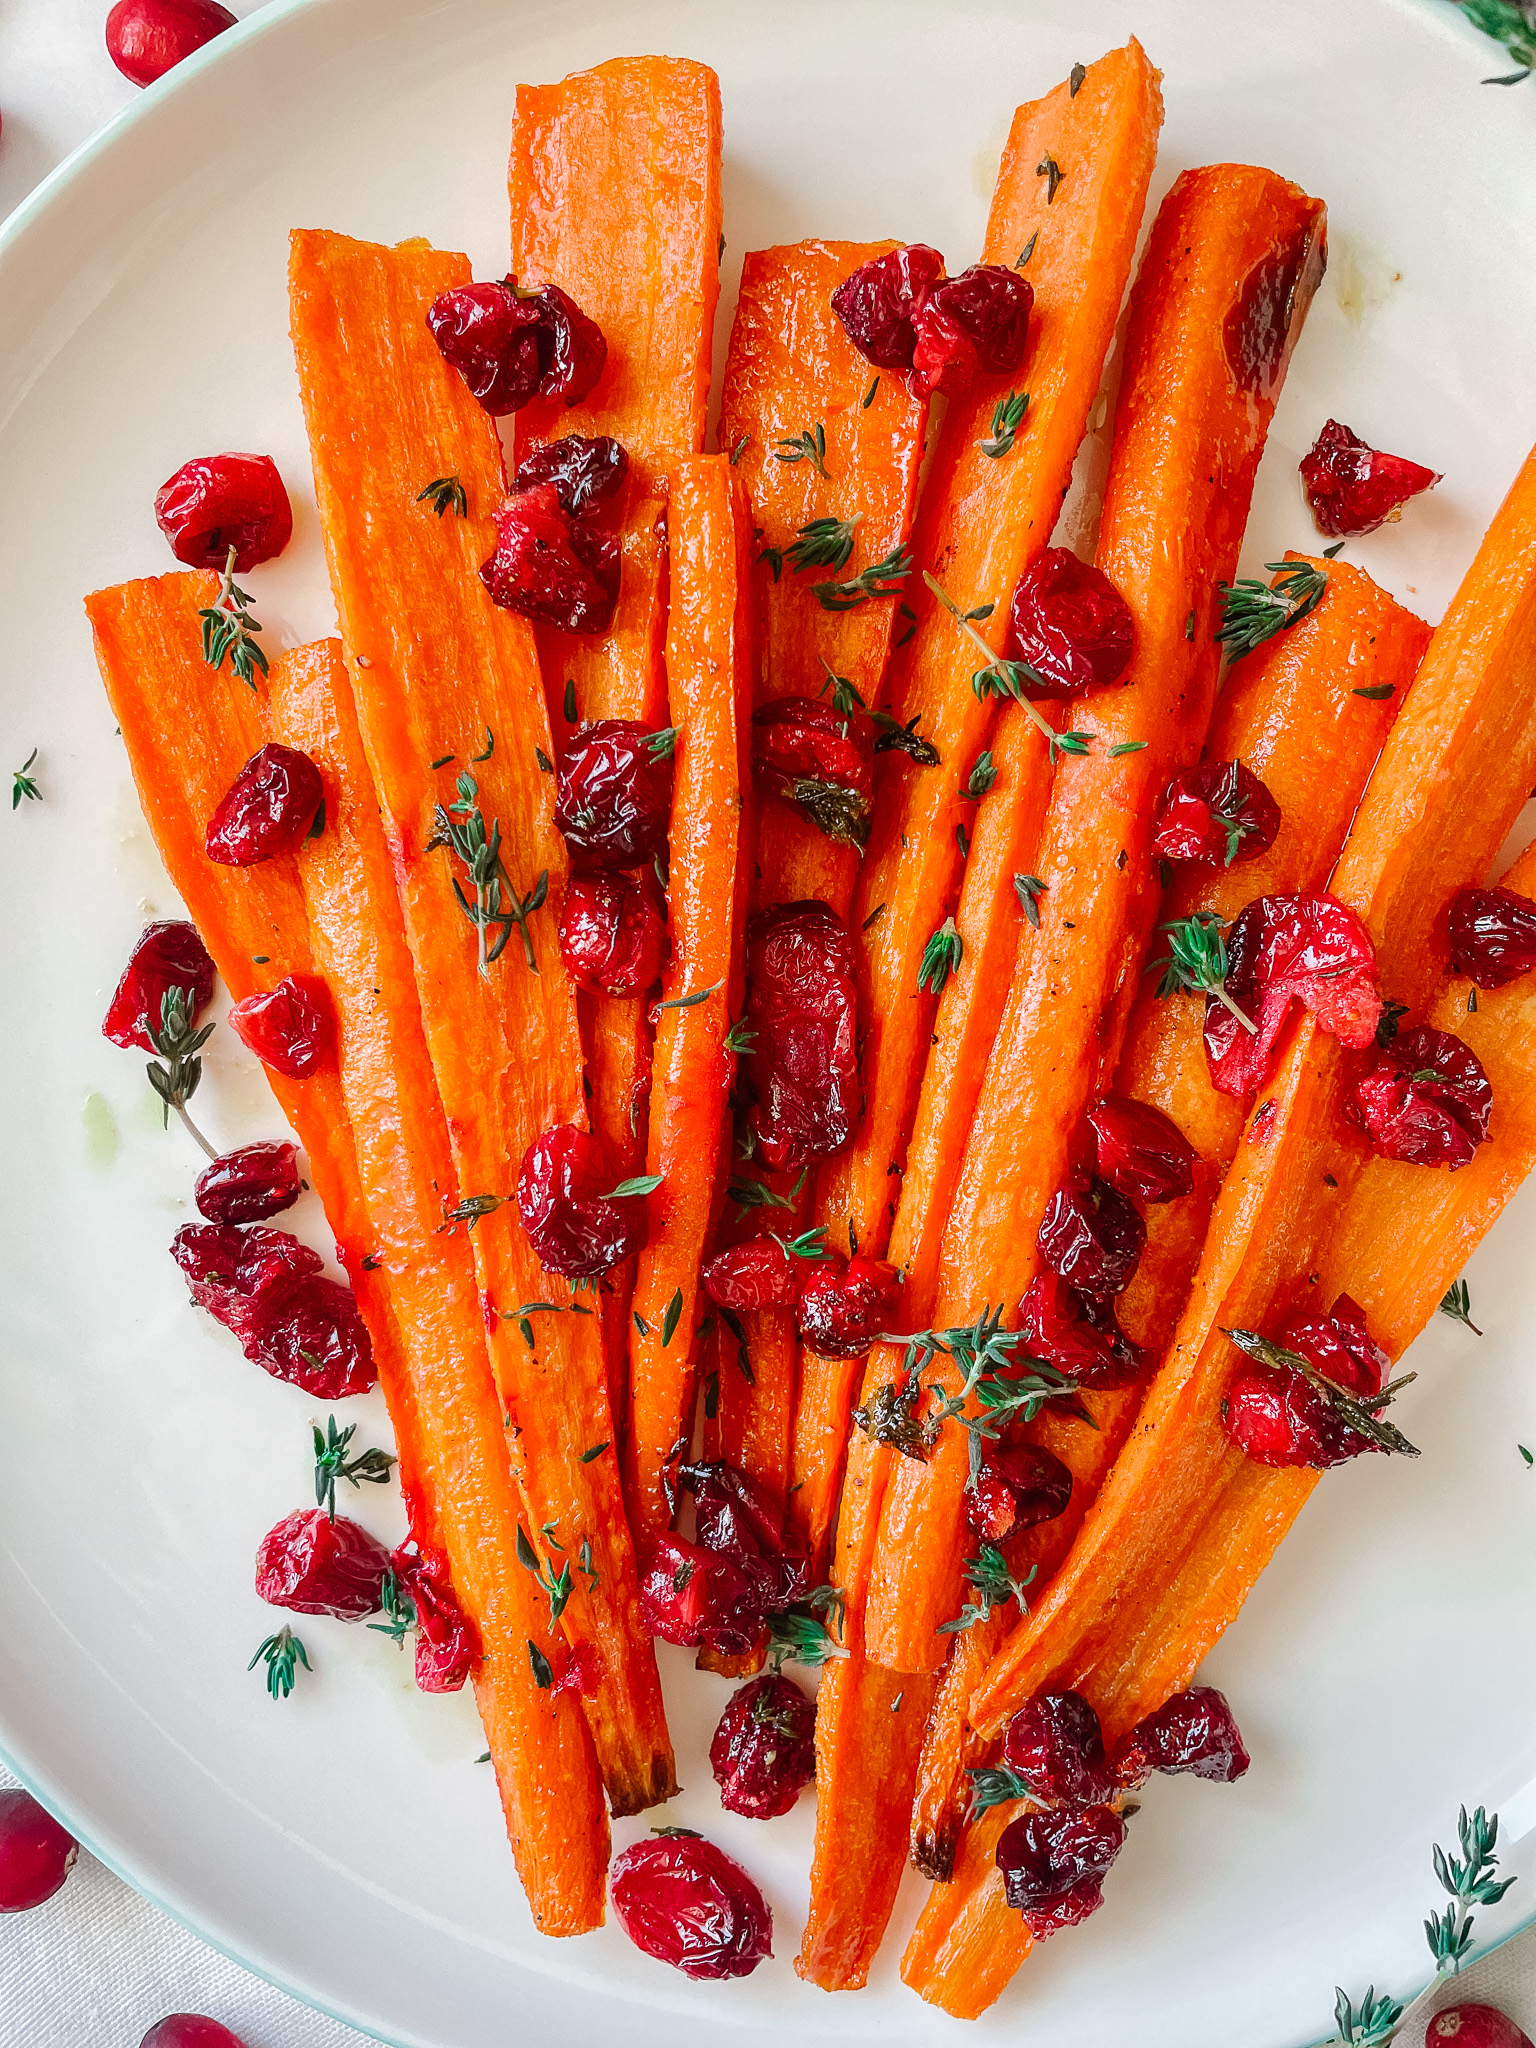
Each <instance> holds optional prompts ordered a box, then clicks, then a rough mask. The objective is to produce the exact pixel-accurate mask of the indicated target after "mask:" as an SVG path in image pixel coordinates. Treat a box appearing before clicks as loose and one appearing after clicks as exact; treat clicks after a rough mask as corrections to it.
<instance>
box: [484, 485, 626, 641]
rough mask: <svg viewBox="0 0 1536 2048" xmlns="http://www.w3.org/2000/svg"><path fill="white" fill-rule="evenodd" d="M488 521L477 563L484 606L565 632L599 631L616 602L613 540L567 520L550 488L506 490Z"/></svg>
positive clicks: (615, 543) (554, 490) (616, 559)
mask: <svg viewBox="0 0 1536 2048" xmlns="http://www.w3.org/2000/svg"><path fill="white" fill-rule="evenodd" d="M495 518H496V546H495V548H494V549H493V551H492V552H491V553H490V554H489V555H487V556H486V558H485V560H484V561H483V562H482V563H481V564H480V580H481V582H482V583H483V584H484V585H485V587H486V589H487V590H488V591H489V592H490V593H491V601H492V602H493V603H494V604H498V605H500V606H501V608H502V610H503V611H508V612H519V613H521V614H522V616H523V617H524V618H525V619H542V620H543V621H544V622H545V624H546V625H550V626H562V627H564V629H565V631H566V632H567V633H605V632H607V630H608V627H609V624H610V623H611V621H612V619H613V608H614V606H615V604H617V603H618V598H619V573H620V572H619V543H618V541H617V539H616V538H615V536H614V535H613V534H611V533H608V532H606V531H604V530H603V529H602V528H600V527H596V526H593V525H591V524H589V523H588V522H587V521H586V520H580V519H573V518H572V517H571V515H570V513H569V512H567V511H566V509H565V507H564V506H563V505H562V504H561V502H560V493H559V491H558V490H557V488H556V487H555V485H554V484H535V485H534V486H533V488H532V489H531V490H527V491H514V492H513V493H512V495H511V497H510V498H507V499H505V500H504V501H503V503H502V505H501V508H500V510H499V511H498V512H497V513H496V515H495Z"/></svg>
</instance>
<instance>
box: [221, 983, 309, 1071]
mask: <svg viewBox="0 0 1536 2048" xmlns="http://www.w3.org/2000/svg"><path fill="white" fill-rule="evenodd" d="M229 1026H230V1029H231V1030H232V1031H233V1032H234V1034H235V1036H236V1037H237V1038H238V1039H239V1040H240V1043H241V1044H242V1045H245V1046H248V1047H249V1048H250V1050H251V1051H252V1052H253V1053H255V1055H256V1057H257V1058H258V1059H259V1060H260V1061H261V1062H262V1064H263V1065H264V1066H268V1067H270V1068H271V1069H272V1071H273V1072H274V1073H277V1074H282V1075H284V1076H285V1077H286V1078H287V1079H288V1080H290V1081H302V1080H305V1079H306V1078H307V1077H308V1076H309V1075H310V1074H315V1073H318V1072H319V1070H320V1065H321V1062H322V1061H323V1060H324V1058H325V1055H326V1053H327V1051H328V1050H329V1048H330V1043H331V1019H330V994H329V991H328V990H327V988H326V986H325V983H324V982H323V981H320V980H318V979H317V978H316V977H314V976H312V975H303V976H300V975H294V974H290V975H287V976H285V977H284V979H283V980H282V981H280V982H278V983H277V984H276V986H275V987H273V988H268V989H260V990H258V991H257V993H256V994H255V995H249V996H245V997H242V999H241V1000H240V1001H239V1002H238V1003H236V1004H234V1006H233V1007H232V1008H231V1010H230V1013H229Z"/></svg>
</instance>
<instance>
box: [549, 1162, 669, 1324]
mask: <svg viewBox="0 0 1536 2048" xmlns="http://www.w3.org/2000/svg"><path fill="white" fill-rule="evenodd" d="M614 1186H615V1178H614V1175H613V1173H612V1171H611V1170H610V1168H609V1165H608V1157H607V1154H606V1153H605V1152H604V1150H603V1147H602V1143H601V1140H599V1139H597V1138H595V1137H593V1136H592V1134H591V1132H590V1131H580V1130H578V1129H577V1128H576V1126H575V1124H552V1125H551V1126H550V1128H549V1129H548V1130H547V1131H541V1132H540V1133H539V1135H538V1137H536V1138H535V1139H534V1141H533V1143H532V1144H531V1145H530V1146H529V1147H528V1150H527V1151H526V1152H525V1153H524V1154H523V1164H522V1170H521V1171H520V1172H519V1174H518V1176H517V1206H518V1212H519V1214H520V1215H521V1216H522V1219H523V1228H524V1230H526V1231H527V1233H528V1242H529V1243H530V1244H531V1245H532V1246H533V1249H534V1252H535V1253H536V1255H537V1257H538V1260H539V1263H540V1265H542V1266H543V1267H544V1269H545V1271H546V1272H550V1273H563V1274H564V1275H565V1276H566V1278H567V1279H570V1280H595V1279H597V1278H599V1276H600V1275H602V1274H604V1273H606V1272H607V1271H608V1270H609V1268H610V1267H612V1266H616V1265H617V1264H618V1263H619V1261H620V1259H627V1258H628V1257H629V1254H630V1253H631V1252H634V1251H638V1250H639V1249H640V1247H641V1245H642V1244H644V1242H645V1202H644V1200H643V1198H642V1197H640V1196H639V1195H615V1194H614V1193H613V1188H614ZM685 1334H686V1333H685Z"/></svg>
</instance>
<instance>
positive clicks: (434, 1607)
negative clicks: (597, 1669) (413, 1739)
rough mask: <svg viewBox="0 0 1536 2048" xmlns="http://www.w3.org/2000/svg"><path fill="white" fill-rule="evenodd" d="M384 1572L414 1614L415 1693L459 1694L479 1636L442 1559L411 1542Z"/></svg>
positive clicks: (474, 1658)
mask: <svg viewBox="0 0 1536 2048" xmlns="http://www.w3.org/2000/svg"><path fill="white" fill-rule="evenodd" d="M389 1568H390V1570H391V1571H392V1572H393V1573H394V1575H395V1580H396V1583H397V1584H398V1586H399V1589H400V1592H401V1595H402V1597H403V1598H404V1599H407V1600H409V1601H410V1603H411V1606H412V1607H413V1608H414V1610H415V1614H416V1687H417V1690H418V1691H419V1692H458V1691H459V1690H460V1689H461V1688H462V1686H463V1684H464V1681H465V1679H466V1678H468V1676H469V1674H470V1672H471V1671H472V1670H473V1669H474V1667H475V1666H476V1664H478V1663H479V1661H480V1636H479V1632H478V1630H477V1629H476V1627H475V1624H474V1623H473V1622H472V1621H471V1620H470V1618H469V1616H468V1615H467V1614H466V1613H465V1612H464V1610H463V1608H462V1607H461V1606H460V1605H459V1601H458V1596H457V1595H456V1594H455V1592H454V1590H453V1581H452V1578H451V1576H450V1574H449V1570H448V1559H447V1557H446V1556H445V1555H444V1553H443V1552H442V1551H441V1550H434V1549H432V1548H430V1547H428V1548H427V1549H422V1548H421V1547H420V1546H419V1545H418V1544H417V1543H416V1542H415V1541H414V1540H413V1541H410V1542H407V1543H402V1544H401V1546H400V1548H399V1549H398V1550H396V1551H393V1552H391V1554H390V1558H389ZM580 1647H581V1648H582V1649H587V1648H588V1647H589V1646H588V1645H586V1644H582V1645H580Z"/></svg>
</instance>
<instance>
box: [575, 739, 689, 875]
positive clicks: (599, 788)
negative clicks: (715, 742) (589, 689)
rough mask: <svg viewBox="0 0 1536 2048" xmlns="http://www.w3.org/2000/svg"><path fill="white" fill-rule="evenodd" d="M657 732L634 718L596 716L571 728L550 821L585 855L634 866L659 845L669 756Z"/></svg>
mask: <svg viewBox="0 0 1536 2048" xmlns="http://www.w3.org/2000/svg"><path fill="white" fill-rule="evenodd" d="M655 740H656V734H655V733H654V732H653V731H652V730H651V728H650V727H649V726H645V725H640V724H638V723H637V722H636V721H635V720H634V719H632V718H599V719H597V720H596V721H595V722H594V723H593V724H591V725H584V726H582V727H581V729H580V730H579V731H578V732H577V733H576V734H575V735H574V736H573V738H572V740H571V743H570V745H569V747H568V748H567V749H566V754H565V759H564V760H563V761H562V762H561V764H560V779H559V782H558V784H557V791H556V797H555V823H556V825H557V826H558V827H559V829H560V831H561V832H562V833H563V834H564V835H565V841H566V844H567V845H568V846H569V847H570V848H571V851H572V852H573V853H577V854H580V855H581V857H582V859H583V860H588V861H592V862H594V863H595V864H596V865H597V866H599V867H602V868H633V867H640V866H642V865H643V864H644V863H646V862H648V861H650V860H653V859H654V858H655V857H656V855H657V854H659V853H662V852H664V851H665V849H666V844H667V826H668V824H669V822H670V820H671V816H672V760H671V756H670V754H668V753H667V752H666V750H665V749H664V748H658V747H657V746H656V745H655V744H654V742H655Z"/></svg>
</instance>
